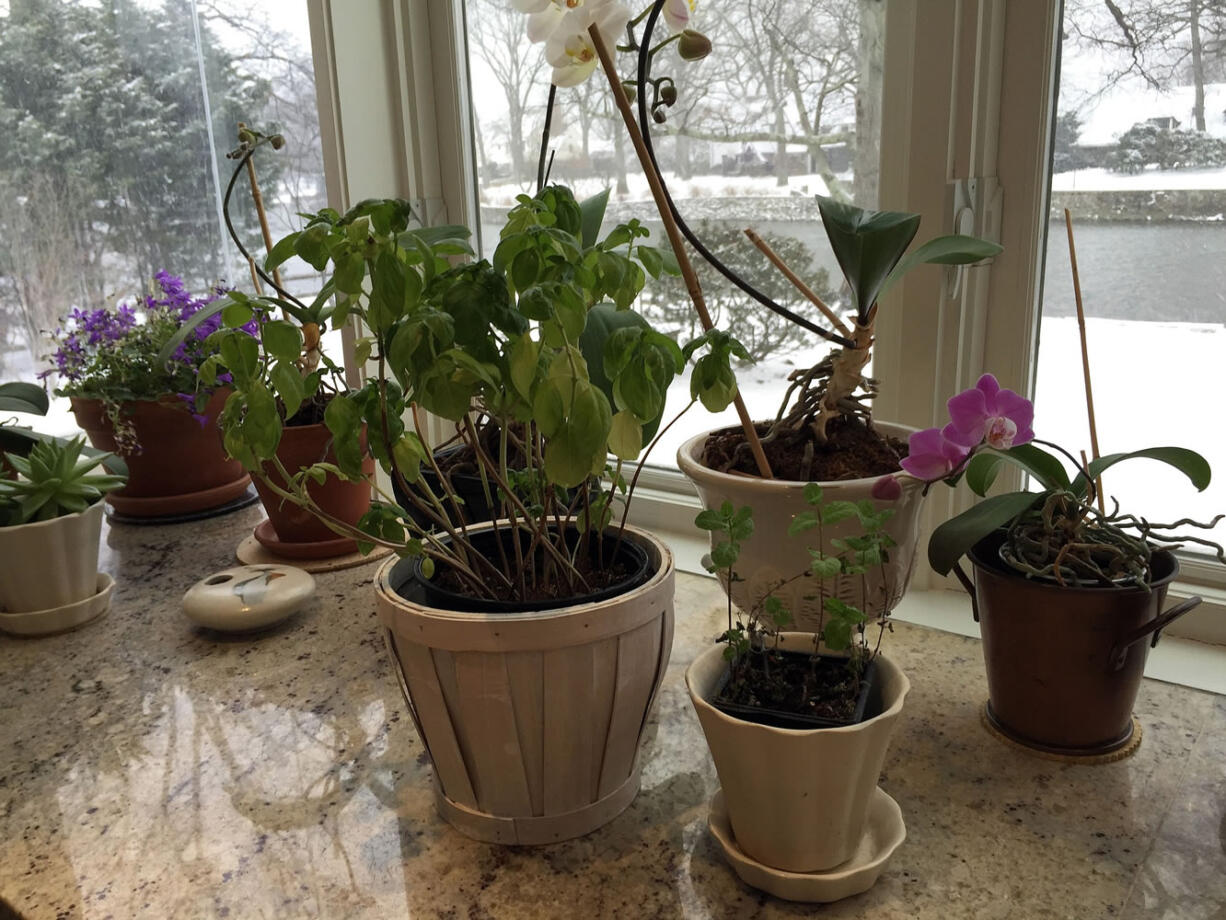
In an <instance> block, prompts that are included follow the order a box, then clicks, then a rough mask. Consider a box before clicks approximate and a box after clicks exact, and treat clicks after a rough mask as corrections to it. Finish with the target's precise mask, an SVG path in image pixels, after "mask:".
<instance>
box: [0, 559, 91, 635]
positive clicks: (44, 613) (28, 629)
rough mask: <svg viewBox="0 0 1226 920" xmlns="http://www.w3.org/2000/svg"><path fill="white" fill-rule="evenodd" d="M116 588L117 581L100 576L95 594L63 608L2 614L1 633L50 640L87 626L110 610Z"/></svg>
mask: <svg viewBox="0 0 1226 920" xmlns="http://www.w3.org/2000/svg"><path fill="white" fill-rule="evenodd" d="M114 587H115V579H113V578H112V577H111V576H110V575H107V574H106V573H105V572H99V573H98V588H97V593H96V594H92V595H90V596H89V597H87V598H85V600H82V601H77V602H76V603H75V604H65V605H64V606H63V607H49V608H47V609H46V610H32V611H29V612H27V613H0V630H3V631H4V632H6V633H12V634H13V635H15V636H51V635H54V634H56V633H62V632H68V631H69V630H70V629H76V628H77V627H78V626H84V625H85V624H86V623H88V622H89V621H90V620H93V619H95V618H96V617H100V616H101V615H102V614H104V613H106V611H107V610H108V609H110V606H111V589H112V588H114Z"/></svg>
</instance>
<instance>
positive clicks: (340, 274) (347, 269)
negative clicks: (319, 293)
mask: <svg viewBox="0 0 1226 920" xmlns="http://www.w3.org/2000/svg"><path fill="white" fill-rule="evenodd" d="M365 277H366V260H365V259H363V258H362V253H361V252H359V251H358V250H356V249H355V250H351V251H349V252H346V253H344V254H343V255H340V256H338V257H337V262H336V272H335V273H334V274H333V276H332V280H333V281H334V282H336V289H337V290H338V291H340V292H341V293H343V294H361V293H362V279H364V278H365Z"/></svg>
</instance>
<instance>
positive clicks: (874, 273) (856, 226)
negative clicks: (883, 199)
mask: <svg viewBox="0 0 1226 920" xmlns="http://www.w3.org/2000/svg"><path fill="white" fill-rule="evenodd" d="M817 207H818V210H819V211H820V212H821V216H822V225H823V226H824V227H825V228H826V236H827V237H829V239H830V248H831V249H832V250H833V251H834V256H835V258H836V259H837V260H838V263H839V267H840V268H842V270H843V275H844V277H846V279H847V283H848V285H849V286H850V287H851V290H852V294H853V297H854V300H855V306H856V311H857V313H858V314H859V316H860V319H861V321H864V320H866V319H867V316H868V311H869V309H870V308H871V307H872V306H873V304H874V303H876V302H877V296H878V293H879V292H880V290H881V288H882V285H884V284H885V281H886V277H887V276H888V275H889V274H890V271H891V270H892V269H893V268H894V266H895V265H897V264H898V262H899V260H900V259H901V258H902V256H903V253H904V252H906V251H907V247H908V246H910V245H911V241H912V240H914V239H915V234H916V232H917V231H918V230H919V225H920V218H919V215H918V214H906V213H904V212H902V211H866V210H864V209H863V208H858V207H856V206H855V205H851V204H844V203H842V202H839V201H836V200H835V199H833V198H825V197H822V196H820V195H819V196H818V199H817Z"/></svg>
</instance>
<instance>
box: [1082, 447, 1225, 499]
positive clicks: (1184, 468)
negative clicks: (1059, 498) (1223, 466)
mask: <svg viewBox="0 0 1226 920" xmlns="http://www.w3.org/2000/svg"><path fill="white" fill-rule="evenodd" d="M1142 459H1144V460H1159V461H1161V462H1162V463H1165V464H1166V465H1167V466H1172V467H1174V468H1175V469H1177V470H1179V472H1181V473H1183V474H1184V475H1185V476H1187V477H1188V480H1189V481H1190V482H1191V483H1192V485H1194V486H1196V490H1197V491H1198V492H1203V491H1205V489H1207V488H1208V487H1209V480H1210V479H1211V478H1212V475H1213V474H1212V471H1211V469H1210V467H1209V462H1208V461H1207V460H1206V459H1205V458H1204V457H1202V456H1201V455H1200V454H1198V453H1197V452H1196V451H1194V450H1188V449H1187V448H1186V447H1150V448H1148V449H1147V450H1134V451H1132V452H1130V453H1126V454H1108V455H1107V456H1105V457H1099V458H1098V459H1097V460H1091V461H1090V465H1089V470H1090V477H1091V478H1092V479H1097V478H1098V477H1099V476H1101V475H1102V473H1103V472H1104V471H1105V470H1109V469H1111V467H1113V466H1115V465H1116V464H1117V463H1122V462H1123V461H1125V460H1142ZM1072 490H1073V492H1075V493H1076V494H1077V495H1085V494H1086V491H1087V489H1086V481H1085V476H1084V475H1082V474H1080V473H1079V474H1078V475H1077V478H1076V480H1074V482H1073V485H1072Z"/></svg>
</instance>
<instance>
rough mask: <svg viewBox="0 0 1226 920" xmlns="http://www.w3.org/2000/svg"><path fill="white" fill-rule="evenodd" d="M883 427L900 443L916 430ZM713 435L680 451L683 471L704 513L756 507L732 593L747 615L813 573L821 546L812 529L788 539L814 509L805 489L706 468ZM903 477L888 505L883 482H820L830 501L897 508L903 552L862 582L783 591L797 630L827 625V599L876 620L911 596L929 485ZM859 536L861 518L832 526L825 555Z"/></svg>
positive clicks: (896, 551)
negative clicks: (728, 505) (879, 493)
mask: <svg viewBox="0 0 1226 920" xmlns="http://www.w3.org/2000/svg"><path fill="white" fill-rule="evenodd" d="M876 427H877V429H878V430H880V431H881V432H883V433H885V434H889V435H893V436H895V437H900V438H905V437H907V435H909V434H910V433H911V432H912V431H914V430H915V429H913V428H907V427H905V426H903V425H892V424H889V423H886V422H877V423H876ZM710 434H711V432H707V433H706V434H700V435H698V436H697V437H693V438H690V440H688V441H686V442H685V443H684V444H682V445H681V448H680V449H679V450H678V451H677V465H678V466H679V467H680V468H681V472H683V473H685V475H686V476H687V477H688V478H689V479H690V481H691V482H693V483H694V486H695V487H696V488H697V489H698V495H699V497H700V498H701V499H702V504H703V507H704V508H718V507H719V506H720V505H721V504H723V503H724V502H725V501H730V502H732V504H733V505H734V506H736V507H738V508H739V507H741V506H742V505H748V506H750V507H751V508H753V519H754V532H753V536H752V537H750V538H749V539H748V540H746V541H744V543H743V544H742V546H741V555H740V559H739V561H738V562H737V566H736V574H737V575H738V576H739V578H740V579H741V580H740V581H738V582H736V583H735V584H734V585H733V586H732V592H731V593H732V601H733V603H735V604H736V605H737V606H738V607H740V608H741V609H742V610H748V609H750V608H751V607H753V606H756V605H757V604H759V603H760V602H761V600H762V598H764V597H765V596H766V595H767V594H770V593H771V592H772V591H773V590H775V586H776V585H778V584H780V583H781V582H783V581H785V580H787V579H788V578H790V577H792V576H794V575H796V574H798V573H800V572H804V571H807V570H808V568H809V563H810V562H811V561H812V557H811V556H810V555H809V547H814V548H817V547H818V546H819V539H818V532H817V531H816V530H810V531H807V532H805V533H803V534H798V535H797V536H794V537H791V536H788V526H789V525H790V524H791V522H792V518H793V517H794V516H795V515H796V514H798V513H799V512H801V511H806V510H810V508H811V506H810V505H809V503H808V502H806V501H805V497H804V488H805V485H806V484H805V483H803V482H791V481H788V480H780V479H759V478H757V477H755V476H732V475H729V474H727V473H720V472H717V471H715V470H712V469H710V468H709V467H707V466H704V465H703V464H702V462H701V461H702V452H703V448H704V447H705V445H706V442H707V437H708V436H709V435H710ZM897 478H898V482H899V485H901V486H902V495H901V496H899V498H898V499H896V500H894V501H888V502H887V501H881V500H878V499H874V498H873V497H872V489H873V485H874V484H875V483H876V482H877V480H878V479H880V477H878V476H874V477H870V478H867V479H845V480H841V481H837V482H822V483H820V485H821V487H822V493H823V495H822V501H823V502H830V501H851V502H858V501H861V500H863V499H869V500H872V501H873V503H874V505H876V506H877V508H879V509H880V508H892V509H894V515H893V517H891V518H890V519H889V521H888V522H887V523H886V526H885V529H886V532H887V533H889V535H890V536H891V537H892V538H893V539H894V542H895V543H897V544H898V545H897V546H895V547H894V548H893V549H891V550H890V559H889V562H887V563H886V564H885V565H883V566H879V567H877V568H875V569H873V570H872V571H871V572H869V573H868V574H867V575H866V576H865V577H863V578H862V577H861V576H859V575H855V576H841V577H838V578H835V579H827V580H826V581H825V582H823V583H822V585H823V588H824V590H825V591H826V594H825V595H819V594H817V593H816V592H815V589H814V585H813V584H812V583H811V582H810V581H809V580H807V579H805V580H798V581H796V582H794V583H793V584H792V585H790V586H787V587H785V588H782V589H780V590H778V591H777V592H776V593H777V594H778V595H779V597H780V599H781V600H782V601H783V602H784V605H785V606H786V607H787V608H788V609H789V610H790V611H791V612H792V617H793V625H794V626H795V627H796V628H797V629H807V630H814V631H815V630H816V629H817V627H818V624H819V622H820V619H821V610H822V603H823V600H824V598H825V597H830V596H831V595H832V594H833V595H834V596H837V597H838V598H839V599H840V600H842V601H844V602H845V603H848V604H852V605H853V606H856V607H859V608H860V609H861V610H864V611H865V612H867V613H869V614H870V616H871V615H872V614H874V613H876V612H878V611H881V610H893V609H894V607H895V605H896V604H897V603H898V602H899V601H900V600H901V599H902V596H903V594H905V593H906V590H907V585H909V584H910V583H911V575H912V573H913V572H914V571H915V562H916V544H917V543H918V542H919V512H920V506H921V503H922V502H923V491H924V484H923V483H922V482H921V481H920V480H918V479H915V478H913V477H911V476H908V475H907V474H906V473H901V472H900V473H898V474H897ZM859 533H861V529H860V525H859V522H858V521H857V520H856V519H855V518H851V519H849V520H846V521H841V522H839V523H838V524H834V525H831V526H829V527H825V528H823V531H822V534H821V537H822V539H821V541H820V548H821V549H822V550H823V552H828V553H831V552H835V553H837V550H834V549H833V547H831V546H830V541H831V540H832V539H835V538H838V537H847V536H854V535H857V534H859ZM713 539H714V538H713ZM720 581H721V582H723V584H724V590H725V591H727V590H728V585H727V580H726V579H725V578H724V577H723V576H721V578H720Z"/></svg>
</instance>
